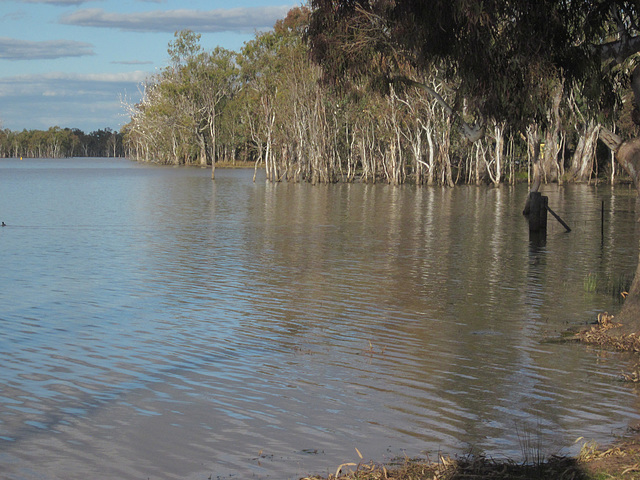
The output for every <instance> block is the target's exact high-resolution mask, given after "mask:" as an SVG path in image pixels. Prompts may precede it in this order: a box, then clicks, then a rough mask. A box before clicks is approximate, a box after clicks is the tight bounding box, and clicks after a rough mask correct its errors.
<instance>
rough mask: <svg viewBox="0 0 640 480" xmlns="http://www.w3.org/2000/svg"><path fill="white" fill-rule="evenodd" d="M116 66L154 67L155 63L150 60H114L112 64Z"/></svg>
mask: <svg viewBox="0 0 640 480" xmlns="http://www.w3.org/2000/svg"><path fill="white" fill-rule="evenodd" d="M111 63H112V64H115V65H152V64H153V62H152V61H150V60H114V61H113V62H111Z"/></svg>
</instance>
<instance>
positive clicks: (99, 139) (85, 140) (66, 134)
mask: <svg viewBox="0 0 640 480" xmlns="http://www.w3.org/2000/svg"><path fill="white" fill-rule="evenodd" d="M122 137H123V136H122V134H121V133H119V132H115V131H113V130H111V129H109V128H106V129H104V130H96V131H94V132H91V133H84V132H83V131H82V130H79V129H77V128H73V129H72V128H60V127H51V128H49V129H48V130H22V131H21V132H17V131H11V130H8V129H5V130H0V158H8V157H16V158H17V157H25V158H68V157H124V149H123V142H122Z"/></svg>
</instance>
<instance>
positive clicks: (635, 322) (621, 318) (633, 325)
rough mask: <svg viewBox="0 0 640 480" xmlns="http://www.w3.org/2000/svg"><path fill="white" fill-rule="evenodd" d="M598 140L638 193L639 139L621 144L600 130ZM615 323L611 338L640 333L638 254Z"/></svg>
mask: <svg viewBox="0 0 640 480" xmlns="http://www.w3.org/2000/svg"><path fill="white" fill-rule="evenodd" d="M600 139H601V140H602V141H603V142H604V143H605V144H606V145H607V146H608V147H609V148H611V150H612V151H613V152H614V153H615V155H616V159H617V160H618V163H619V164H620V166H621V167H622V168H624V169H625V171H626V172H627V173H628V174H629V176H630V177H631V178H632V179H633V183H634V184H635V186H636V190H638V191H639V192H640V138H634V139H631V140H626V141H624V142H623V141H622V139H621V138H620V137H619V136H618V135H616V134H615V133H613V132H611V131H609V130H607V129H605V128H601V130H600ZM636 215H637V216H640V200H638V201H636ZM616 321H617V322H619V323H622V327H619V328H615V329H612V330H610V331H609V332H610V335H612V336H615V335H620V334H628V333H638V332H640V252H639V256H638V266H637V267H636V274H635V277H634V279H633V282H632V284H631V288H630V289H629V292H628V295H627V297H626V300H625V302H624V305H623V307H622V310H621V311H620V313H619V314H618V315H617V316H616ZM609 332H607V333H609Z"/></svg>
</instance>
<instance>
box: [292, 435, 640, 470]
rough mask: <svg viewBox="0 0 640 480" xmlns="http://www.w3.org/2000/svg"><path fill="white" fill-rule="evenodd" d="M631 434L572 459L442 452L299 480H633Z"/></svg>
mask: <svg viewBox="0 0 640 480" xmlns="http://www.w3.org/2000/svg"><path fill="white" fill-rule="evenodd" d="M634 433H635V435H634V437H633V438H632V439H628V440H626V441H624V442H620V443H618V444H617V445H615V446H613V447H611V448H607V449H601V448H599V447H598V445H597V444H595V443H594V442H584V444H583V447H582V450H581V452H580V454H579V455H578V456H577V457H576V458H570V457H558V456H553V457H551V458H549V459H547V460H544V461H543V462H541V463H534V464H522V463H516V462H512V461H508V460H503V461H497V460H493V459H488V458H485V457H468V458H461V459H455V460H454V459H451V458H449V457H444V456H441V457H440V458H439V460H438V461H437V462H433V461H429V460H425V459H409V458H404V459H400V460H397V461H395V462H392V463H389V464H387V465H379V464H375V463H362V462H361V463H358V464H356V463H345V464H342V465H340V466H339V467H338V468H337V470H336V472H335V474H331V475H329V476H328V477H305V478H303V479H301V480H339V479H343V480H485V479H486V480H604V479H618V480H637V479H640V435H638V433H640V429H638V430H637V431H634ZM579 440H583V439H578V441H579ZM358 453H359V452H358Z"/></svg>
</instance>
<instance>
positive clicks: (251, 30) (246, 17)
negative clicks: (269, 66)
mask: <svg viewBox="0 0 640 480" xmlns="http://www.w3.org/2000/svg"><path fill="white" fill-rule="evenodd" d="M302 3H304V2H301V1H300V0H253V1H249V0H231V1H230V0H226V1H221V0H92V1H85V0H22V1H17V0H0V127H2V128H9V129H11V130H22V129H24V128H26V129H28V130H30V129H42V130H44V129H47V128H49V127H51V126H59V127H63V128H64V127H71V128H80V129H82V130H84V131H85V132H87V133H88V132H91V131H94V130H97V129H99V128H107V127H108V128H112V129H114V130H119V129H120V127H121V126H122V125H124V124H125V123H127V122H128V120H129V119H128V117H127V114H126V109H125V108H123V106H122V100H125V101H127V102H129V103H135V102H136V101H137V100H138V99H139V98H140V90H141V84H142V82H144V80H145V78H147V77H148V76H149V75H151V74H153V73H154V72H156V71H158V70H160V69H162V68H163V67H164V66H165V65H166V64H167V61H168V55H167V45H168V43H169V42H171V41H172V40H173V39H174V33H175V32H176V31H177V30H182V29H184V28H189V29H191V30H193V31H195V32H197V33H200V34H201V35H202V38H201V41H200V43H201V45H202V46H203V47H204V48H205V49H207V50H211V49H213V48H215V47H216V46H221V47H224V48H227V49H230V50H236V51H238V50H240V48H241V47H242V45H243V44H244V42H246V41H248V40H251V39H252V38H254V36H255V32H256V31H263V30H267V29H269V28H271V27H272V26H273V24H274V23H275V22H276V20H278V19H280V18H284V17H285V16H286V13H287V11H289V9H291V8H293V7H294V6H296V5H300V4H302Z"/></svg>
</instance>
